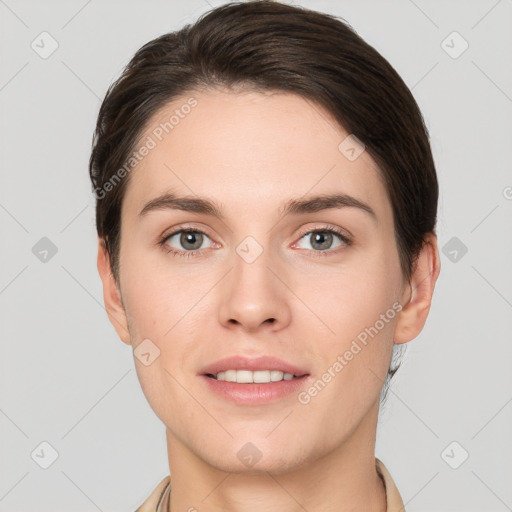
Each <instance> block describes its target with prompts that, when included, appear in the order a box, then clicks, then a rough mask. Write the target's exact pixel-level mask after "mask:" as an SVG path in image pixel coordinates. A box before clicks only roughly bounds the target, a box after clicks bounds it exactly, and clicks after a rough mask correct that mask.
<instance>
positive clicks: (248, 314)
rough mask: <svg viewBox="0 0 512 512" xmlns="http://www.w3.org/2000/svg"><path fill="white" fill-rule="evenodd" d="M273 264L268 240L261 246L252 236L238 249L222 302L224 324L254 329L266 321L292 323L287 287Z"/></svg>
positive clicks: (238, 246) (239, 245)
mask: <svg viewBox="0 0 512 512" xmlns="http://www.w3.org/2000/svg"><path fill="white" fill-rule="evenodd" d="M262 236H263V235H262ZM273 261H275V259H274V258H273V257H272V253H271V251H270V249H269V242H268V237H267V238H265V240H264V241H263V243H260V241H258V240H257V239H256V238H255V237H254V236H251V235H249V236H246V237H245V238H244V239H243V240H242V241H241V242H240V243H239V244H238V245H237V246H236V247H235V251H234V254H233V257H232V262H233V268H232V271H231V272H230V276H229V279H228V283H227V289H226V290H224V291H223V296H222V299H221V300H222V304H221V307H220V311H219V314H220V316H221V318H220V321H221V322H222V323H234V322H235V323H237V324H241V325H243V326H245V328H247V329H251V330H252V329H256V328H257V327H258V326H259V325H261V324H263V323H265V322H266V323H271V324H275V323H276V322H277V323H278V324H281V323H285V322H287V321H288V318H289V311H288V305H287V304H286V287H285V286H284V285H283V283H281V282H280V281H279V279H277V278H276V276H275V274H274V272H275V269H273V263H272V262H273ZM269 267H270V268H269ZM270 269H272V270H273V271H272V270H270Z"/></svg>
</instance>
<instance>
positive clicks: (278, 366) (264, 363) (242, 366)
mask: <svg viewBox="0 0 512 512" xmlns="http://www.w3.org/2000/svg"><path fill="white" fill-rule="evenodd" d="M226 370H251V371H253V372H255V371H258V370H279V371H281V372H284V373H291V374H292V375H296V376H297V377H301V376H303V375H307V374H308V371H307V370H306V369H304V368H300V367H298V366H295V365H293V364H290V363H287V362H286V361H283V360H282V359H279V358H277V357H271V356H260V357H253V358H250V357H245V356H230V357H225V358H224V359H219V360H218V361H215V362H214V363H212V364H209V365H208V366H205V367H204V368H201V370H199V372H198V374H199V375H207V374H212V375H217V374H218V373H219V372H223V371H226ZM285 382H292V381H285ZM251 385H252V384H251Z"/></svg>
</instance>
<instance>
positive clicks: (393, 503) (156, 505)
mask: <svg viewBox="0 0 512 512" xmlns="http://www.w3.org/2000/svg"><path fill="white" fill-rule="evenodd" d="M375 467H376V469H377V473H378V474H379V475H380V477H381V478H382V480H383V482H384V487H385V488H386V504H387V509H386V512H405V507H404V502H403V501H402V497H401V496H400V493H399V492H398V489H397V487H396V485H395V482H394V481H393V479H392V478H391V475H390V473H389V471H388V470H387V468H386V466H384V464H383V463H382V461H381V460H379V459H377V457H376V458H375ZM170 483H171V477H170V475H168V476H166V477H165V478H164V479H163V480H162V481H161V482H160V483H159V484H158V485H157V486H156V488H155V489H154V490H153V492H152V493H151V495H150V496H149V497H148V498H147V499H146V501H145V502H144V503H143V504H142V505H141V506H140V507H139V508H138V509H137V510H136V511H135V512H163V507H164V506H165V504H166V503H168V502H169V497H170V493H171V485H170Z"/></svg>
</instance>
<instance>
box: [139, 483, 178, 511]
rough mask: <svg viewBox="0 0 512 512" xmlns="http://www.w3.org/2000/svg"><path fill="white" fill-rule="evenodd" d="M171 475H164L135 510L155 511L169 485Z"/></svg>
mask: <svg viewBox="0 0 512 512" xmlns="http://www.w3.org/2000/svg"><path fill="white" fill-rule="evenodd" d="M170 480H171V477H170V475H168V476H166V477H165V478H164V479H163V480H162V481H161V482H160V483H159V484H158V485H157V486H156V487H155V489H154V490H153V492H152V493H151V494H150V495H149V496H148V498H147V499H146V501H144V503H143V504H142V505H141V506H140V507H139V508H138V509H137V510H135V512H157V510H158V509H157V507H158V505H159V503H160V501H161V500H162V498H163V496H164V494H165V491H166V490H167V488H168V487H169V483H170Z"/></svg>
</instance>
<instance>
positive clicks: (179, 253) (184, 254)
mask: <svg viewBox="0 0 512 512" xmlns="http://www.w3.org/2000/svg"><path fill="white" fill-rule="evenodd" d="M181 232H183V233H201V234H203V235H206V236H208V234H207V233H205V232H204V231H201V230H200V229H196V228H181V229H177V230H175V231H173V232H172V233H168V234H166V235H165V236H163V237H162V238H161V239H160V240H159V241H158V245H159V246H160V247H161V248H162V249H163V250H164V251H165V252H167V253H171V254H172V255H173V256H177V257H180V258H191V257H192V256H195V255H196V254H197V253H199V252H201V251H202V249H196V250H195V251H179V250H177V249H174V248H172V247H169V246H168V245H167V244H166V242H167V240H169V238H171V237H173V236H174V235H176V234H178V233H181ZM317 232H318V233H333V234H335V235H338V237H339V238H340V239H341V241H342V242H343V243H344V244H345V245H346V246H350V245H352V240H351V239H350V238H349V237H348V236H347V235H345V234H344V233H343V232H342V231H341V230H339V229H338V228H335V227H333V226H325V227H322V228H316V229H310V230H309V231H305V232H304V233H301V235H300V236H299V240H300V239H302V238H304V236H306V235H310V234H312V233H317ZM208 238H209V237H208ZM312 252H314V253H315V256H320V257H325V256H330V255H331V254H332V253H333V252H336V250H332V249H328V250H326V251H312Z"/></svg>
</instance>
